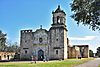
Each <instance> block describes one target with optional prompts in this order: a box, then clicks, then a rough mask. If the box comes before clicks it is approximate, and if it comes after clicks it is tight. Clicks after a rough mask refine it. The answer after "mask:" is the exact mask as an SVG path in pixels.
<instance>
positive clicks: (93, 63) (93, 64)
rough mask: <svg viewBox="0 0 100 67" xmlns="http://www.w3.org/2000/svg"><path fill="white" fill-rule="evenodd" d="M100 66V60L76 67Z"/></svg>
mask: <svg viewBox="0 0 100 67" xmlns="http://www.w3.org/2000/svg"><path fill="white" fill-rule="evenodd" d="M99 65H100V58H96V59H95V60H91V61H88V62H87V63H84V64H81V65H78V66H75V67H98V66H99Z"/></svg>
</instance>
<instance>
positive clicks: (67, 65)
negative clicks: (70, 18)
mask: <svg viewBox="0 0 100 67" xmlns="http://www.w3.org/2000/svg"><path fill="white" fill-rule="evenodd" d="M89 60H91V59H67V60H63V61H49V62H37V63H36V64H34V63H33V64H31V62H2V63H1V62H0V67H73V66H75V65H78V64H82V63H85V62H87V61H89Z"/></svg>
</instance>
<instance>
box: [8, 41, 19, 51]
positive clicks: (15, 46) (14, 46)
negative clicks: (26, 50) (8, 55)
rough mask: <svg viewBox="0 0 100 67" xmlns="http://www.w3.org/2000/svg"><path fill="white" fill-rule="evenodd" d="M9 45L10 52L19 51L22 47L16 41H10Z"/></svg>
mask: <svg viewBox="0 0 100 67" xmlns="http://www.w3.org/2000/svg"><path fill="white" fill-rule="evenodd" d="M7 45H8V48H7V51H8V52H16V53H18V52H19V51H20V47H19V46H18V43H17V42H15V43H11V42H8V43H7Z"/></svg>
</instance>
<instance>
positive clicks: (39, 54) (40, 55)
mask: <svg viewBox="0 0 100 67" xmlns="http://www.w3.org/2000/svg"><path fill="white" fill-rule="evenodd" d="M43 59H44V51H43V50H39V51H38V60H39V61H43Z"/></svg>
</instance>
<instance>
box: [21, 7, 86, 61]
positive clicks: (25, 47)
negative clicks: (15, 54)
mask: <svg viewBox="0 0 100 67" xmlns="http://www.w3.org/2000/svg"><path fill="white" fill-rule="evenodd" d="M52 15H53V17H52V22H53V23H52V24H51V27H50V29H49V30H46V29H43V28H42V26H41V27H40V29H37V30H36V31H34V32H33V31H32V30H21V36H20V47H21V50H20V58H24V59H25V58H27V59H31V56H35V57H36V59H37V60H43V58H44V57H46V58H48V59H49V60H54V59H62V60H64V59H67V58H74V57H76V56H79V55H80V54H81V53H80V50H79V51H78V53H77V54H75V53H76V52H75V48H76V47H75V46H73V47H70V45H69V40H68V38H67V33H68V30H67V28H66V13H65V12H64V11H63V10H61V8H60V6H58V7H57V9H56V10H55V11H53V12H52ZM76 46H77V47H78V48H80V46H78V45H76ZM81 47H84V49H85V48H87V49H86V50H85V51H86V53H83V54H85V55H86V56H85V57H88V45H87V46H86V45H85V46H84V45H83V46H81ZM71 51H72V52H71ZM83 52H84V51H83ZM72 53H73V54H72Z"/></svg>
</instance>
